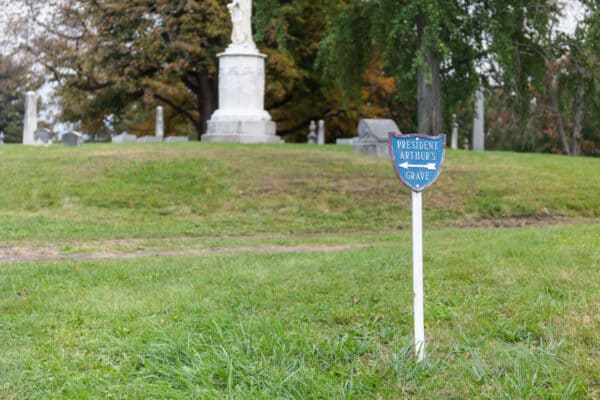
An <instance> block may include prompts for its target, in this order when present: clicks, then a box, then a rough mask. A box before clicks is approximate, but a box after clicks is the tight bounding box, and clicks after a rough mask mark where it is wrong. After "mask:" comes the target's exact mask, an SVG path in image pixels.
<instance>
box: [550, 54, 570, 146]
mask: <svg viewBox="0 0 600 400" xmlns="http://www.w3.org/2000/svg"><path fill="white" fill-rule="evenodd" d="M557 92H558V83H557V82H556V77H555V76H554V69H553V65H552V64H551V63H550V62H548V63H547V64H546V96H548V103H549V105H550V109H551V111H552V116H553V118H554V125H555V127H556V130H557V131H558V135H559V137H560V143H561V145H562V152H563V154H566V155H569V154H571V150H570V148H569V141H568V139H567V134H566V132H565V125H564V122H563V118H562V114H561V113H560V109H559V108H558V94H557Z"/></svg>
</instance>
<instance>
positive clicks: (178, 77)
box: [12, 0, 600, 155]
mask: <svg viewBox="0 0 600 400" xmlns="http://www.w3.org/2000/svg"><path fill="white" fill-rule="evenodd" d="M19 1H20V2H21V3H22V4H23V5H25V6H26V7H25V8H24V9H25V10H27V13H24V14H21V15H20V17H19V18H24V20H23V21H21V23H15V24H13V25H12V28H13V33H14V34H16V35H20V36H21V37H22V38H26V40H22V41H21V43H22V49H25V50H26V52H27V54H29V56H30V57H33V59H35V60H36V61H37V62H38V65H43V66H44V68H45V71H47V72H50V73H51V76H52V78H53V80H54V81H55V82H56V83H57V89H56V91H57V94H56V98H57V99H58V103H59V104H60V106H61V110H62V114H61V118H62V119H64V120H68V121H76V122H78V123H80V124H81V125H82V129H84V130H85V131H88V132H90V133H104V134H108V133H110V132H115V131H121V130H128V131H131V132H134V133H139V134H144V133H150V132H151V131H152V121H153V112H154V108H155V106H156V105H159V104H160V105H163V106H164V107H165V117H166V124H167V131H168V132H171V133H177V134H187V135H189V136H191V137H199V136H200V135H201V134H202V133H203V132H204V130H205V127H206V120H207V119H208V118H210V115H211V114H212V112H213V111H214V110H215V109H216V107H217V65H218V64H217V57H216V55H217V53H218V52H221V51H223V49H224V48H225V47H226V46H227V44H228V43H229V31H230V21H229V15H228V14H227V10H226V7H225V5H226V4H227V2H228V1H227V0H202V1H199V0H157V1H154V2H148V1H145V0H132V1H129V2H121V1H116V0H52V2H49V3H46V5H44V4H41V3H40V2H36V1H33V0H19ZM48 4H50V5H53V7H50V8H49V6H48ZM561 4H562V3H561V2H560V1H559V2H556V1H551V0H548V1H542V2H531V1H528V0H502V1H488V0H453V1H445V0H444V1H443V0H435V1H430V0H429V1H424V0H400V1H399V0H377V1H375V0H367V1H364V0H313V1H309V0H297V1H293V2H290V1H287V0H255V1H254V19H253V23H254V32H255V42H256V43H257V44H258V46H259V48H260V49H261V51H263V52H265V53H266V54H267V55H268V59H267V76H268V79H267V93H266V106H267V108H268V110H269V111H270V112H271V115H272V116H273V118H274V119H275V120H276V122H277V124H278V130H279V132H278V133H279V134H280V135H283V136H285V137H286V139H287V140H288V141H294V140H304V139H305V135H306V130H307V126H308V122H309V121H310V120H311V119H321V118H323V119H326V121H327V126H328V134H329V135H328V139H329V140H330V141H332V140H334V139H335V138H336V137H341V136H354V135H355V127H356V122H357V120H358V118H360V117H375V118H380V117H392V118H394V119H395V120H396V121H397V122H398V123H399V125H400V126H401V127H402V129H403V130H404V131H420V132H423V133H438V132H441V131H449V128H450V122H451V115H452V114H453V113H457V114H458V115H459V119H460V120H461V121H462V122H463V128H462V131H463V132H464V133H467V131H468V128H469V122H468V121H470V119H471V117H472V101H473V94H474V92H475V89H476V88H477V87H479V86H481V85H483V86H485V87H487V91H488V98H489V101H488V108H487V110H488V115H487V117H488V118H487V119H488V126H489V132H488V143H489V145H490V146H491V147H492V148H502V149H513V150H526V151H552V152H562V153H565V154H575V155H577V154H580V153H585V154H595V153H597V152H598V148H600V145H599V143H600V139H599V135H598V134H597V132H598V127H600V123H599V122H598V118H597V117H596V116H595V115H594V112H593V110H594V109H595V108H596V107H597V104H598V96H597V94H596V88H597V85H596V82H597V80H598V59H597V54H598V49H597V44H596V43H598V36H599V34H598V30H599V28H598V26H599V25H600V24H599V22H600V21H598V6H597V5H596V4H595V2H592V1H587V0H586V1H584V2H583V3H582V5H583V6H584V9H585V11H586V13H585V20H583V21H582V22H581V23H580V24H579V26H578V29H577V30H576V31H575V32H574V33H573V34H565V33H560V32H558V31H557V30H556V25H557V23H558V21H559V20H560V18H561V13H562V9H561ZM25 22H26V23H25ZM36 29H37V30H38V31H39V30H43V35H35V34H34V33H35V31H36ZM19 30H20V32H19ZM32 32H33V33H32ZM13 42H14V41H13Z"/></svg>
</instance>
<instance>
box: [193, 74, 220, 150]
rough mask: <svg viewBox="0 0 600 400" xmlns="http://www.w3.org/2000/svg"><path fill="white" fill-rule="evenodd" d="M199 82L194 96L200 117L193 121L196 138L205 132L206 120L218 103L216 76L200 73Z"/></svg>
mask: <svg viewBox="0 0 600 400" xmlns="http://www.w3.org/2000/svg"><path fill="white" fill-rule="evenodd" d="M199 83H200V85H199V88H198V91H197V92H196V98H197V104H198V112H199V113H200V118H199V119H198V121H195V126H196V131H197V133H198V140H200V138H201V136H202V135H204V133H206V125H207V121H208V120H209V119H210V117H211V115H212V114H213V112H215V110H216V109H217V107H218V105H219V83H218V80H217V78H216V77H211V76H206V75H202V76H200V77H199Z"/></svg>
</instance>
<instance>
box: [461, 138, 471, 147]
mask: <svg viewBox="0 0 600 400" xmlns="http://www.w3.org/2000/svg"><path fill="white" fill-rule="evenodd" d="M462 147H463V150H471V144H470V143H469V138H465V140H463V145H462Z"/></svg>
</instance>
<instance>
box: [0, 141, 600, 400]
mask: <svg viewBox="0 0 600 400" xmlns="http://www.w3.org/2000/svg"><path fill="white" fill-rule="evenodd" d="M447 159H448V161H447V163H446V166H445V170H444V172H443V175H442V177H441V178H440V180H439V182H438V183H437V184H436V185H435V186H434V187H433V188H432V189H431V190H430V191H429V192H427V193H426V195H425V196H424V207H425V215H426V217H425V220H426V221H425V257H424V264H425V320H426V337H427V349H426V350H427V360H426V362H424V363H420V364H417V363H415V361H414V357H413V354H412V329H413V326H412V277H411V274H412V272H411V270H412V267H411V238H410V232H409V228H410V209H409V208H408V207H409V204H410V193H409V192H408V191H407V190H406V189H404V188H403V187H402V185H401V184H400V183H399V182H398V181H397V179H396V178H395V176H394V173H393V170H392V168H391V166H390V164H389V161H387V160H379V159H373V158H370V157H366V156H361V155H356V154H353V153H352V152H350V151H349V150H348V149H347V148H343V147H334V146H325V147H321V148H316V147H313V148H310V147H308V146H300V145H296V146H294V145H285V146H225V145H208V146H205V145H200V144H197V143H190V144H185V145H174V146H160V145H145V146H142V145H132V146H122V147H117V146H109V145H98V146H95V145H89V146H87V145H86V146H83V147H81V148H78V149H68V148H62V147H52V148H49V149H37V148H23V147H22V146H0V181H1V182H2V190H1V191H0V250H2V249H8V250H10V249H14V248H17V247H27V248H32V249H33V248H36V247H52V248H56V249H57V251H58V253H59V255H60V254H63V253H64V254H67V253H69V252H72V251H77V252H84V253H85V252H98V251H102V250H106V251H113V252H115V254H114V255H115V256H117V257H118V256H119V255H123V256H126V255H127V254H128V253H129V252H131V251H135V250H138V249H139V248H143V249H144V250H147V251H150V252H151V251H153V250H155V251H156V254H155V255H153V256H148V257H141V258H136V259H119V258H116V259H113V260H104V261H94V260H87V261H78V260H60V261H52V262H50V261H39V262H35V263H34V262H10V263H2V264H0V399H2V400H8V399H10V400H15V399H401V398H418V399H465V398H482V399H598V398H600V367H599V365H600V222H599V220H598V219H599V218H600V201H599V200H600V179H599V178H598V171H600V160H597V159H584V158H580V159H570V158H564V157H557V156H544V155H527V154H510V153H493V152H492V153H483V154H474V153H470V152H449V153H448V157H447ZM494 226H512V227H511V228H501V229H499V228H491V227H494ZM519 226H525V227H522V228H517V227H519ZM346 242H347V243H349V244H351V245H352V246H356V248H351V249H347V250H344V251H318V246H319V245H321V246H327V245H332V246H338V245H340V244H344V243H346ZM128 243H131V244H128ZM264 244H271V245H272V244H284V245H294V246H299V247H298V248H299V249H302V251H293V250H290V251H288V252H283V253H281V252H277V253H275V252H272V253H269V252H268V251H264V249H262V250H261V251H255V250H254V249H256V250H258V249H259V248H260V247H261V246H262V245H264ZM171 246H172V247H173V248H177V249H179V250H182V251H185V250H186V249H189V250H193V249H198V248H213V247H214V248H217V249H218V248H224V249H229V250H230V251H228V252H223V253H219V251H216V252H214V253H207V254H204V255H195V256H194V255H182V256H176V257H173V256H164V255H161V251H165V250H168V249H169V248H170V247H171ZM313 247H314V248H313ZM236 249H237V250H236ZM8 250H7V251H8Z"/></svg>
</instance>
